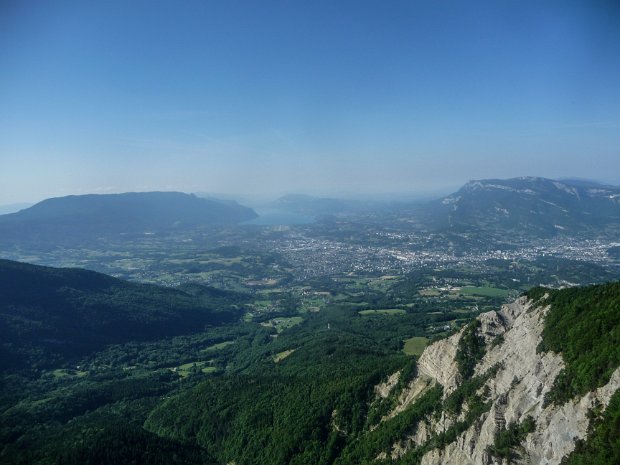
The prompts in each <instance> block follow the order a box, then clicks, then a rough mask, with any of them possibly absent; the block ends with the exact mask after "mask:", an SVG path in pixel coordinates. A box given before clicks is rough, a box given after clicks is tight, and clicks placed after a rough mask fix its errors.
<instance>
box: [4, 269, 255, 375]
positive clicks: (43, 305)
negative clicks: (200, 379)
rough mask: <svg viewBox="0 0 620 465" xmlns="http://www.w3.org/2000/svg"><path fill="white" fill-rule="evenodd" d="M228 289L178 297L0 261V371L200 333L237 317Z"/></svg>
mask: <svg viewBox="0 0 620 465" xmlns="http://www.w3.org/2000/svg"><path fill="white" fill-rule="evenodd" d="M242 301H243V297H242V296H240V295H239V294H235V293H233V292H225V291H219V290H211V289H209V288H204V287H198V286H194V287H193V288H192V289H188V290H187V292H184V291H182V290H180V289H166V288H161V287H158V286H153V285H146V284H135V283H129V282H125V281H122V280H119V279H116V278H113V277H110V276H107V275H104V274H100V273H96V272H93V271H87V270H81V269H59V268H48V267H42V266H35V265H28V264H25V263H19V262H13V261H9V260H0V339H1V341H2V342H1V346H0V351H1V352H2V353H1V355H2V356H1V357H0V360H2V364H1V365H0V368H7V367H12V368H19V367H20V366H22V364H24V363H30V362H32V363H36V365H38V366H47V365H50V364H52V363H54V362H58V361H62V360H63V359H66V358H77V357H80V356H82V355H84V354H87V353H89V352H92V351H94V350H97V349H101V348H102V347H104V346H105V345H108V344H114V343H122V342H126V341H131V340H154V339H158V338H162V337H167V336H173V335H177V334H186V333H192V332H197V331H201V330H203V328H204V327H205V325H215V324H220V323H223V322H229V321H232V320H234V319H236V318H237V317H238V311H237V310H236V306H235V304H238V303H240V302H242Z"/></svg>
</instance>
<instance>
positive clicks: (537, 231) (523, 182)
mask: <svg viewBox="0 0 620 465" xmlns="http://www.w3.org/2000/svg"><path fill="white" fill-rule="evenodd" d="M423 211H424V213H425V214H426V215H427V216H428V217H430V218H432V221H433V222H434V223H435V225H436V227H440V228H447V229H449V230H455V231H486V232H489V231H499V232H501V233H506V232H508V233H512V234H528V235H534V236H541V237H549V236H554V235H557V234H574V233H586V232H594V233H598V232H601V231H605V230H607V229H609V228H613V229H617V228H618V226H619V225H620V187H615V186H607V185H602V184H598V183H594V182H589V181H581V180H579V181H570V180H565V181H556V180H553V179H546V178H538V177H521V178H513V179H486V180H477V181H470V182H468V183H467V184H465V185H464V186H463V187H462V188H461V189H459V190H458V191H457V192H455V193H453V194H450V195H448V196H446V197H444V198H442V199H440V200H437V201H433V202H431V203H429V204H427V205H425V206H424V208H423Z"/></svg>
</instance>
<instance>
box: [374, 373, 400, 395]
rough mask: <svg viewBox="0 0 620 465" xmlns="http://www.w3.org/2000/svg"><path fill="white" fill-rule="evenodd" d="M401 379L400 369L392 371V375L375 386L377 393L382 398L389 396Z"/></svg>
mask: <svg viewBox="0 0 620 465" xmlns="http://www.w3.org/2000/svg"><path fill="white" fill-rule="evenodd" d="M399 379H400V371H397V372H396V373H392V375H390V377H389V378H388V379H387V380H386V381H385V382H383V383H380V384H377V385H376V386H375V394H377V396H379V397H381V398H382V399H385V398H387V397H388V396H389V395H390V393H391V392H392V390H393V389H394V387H395V386H396V385H397V384H398V380H399Z"/></svg>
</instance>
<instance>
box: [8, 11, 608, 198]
mask: <svg viewBox="0 0 620 465" xmlns="http://www.w3.org/2000/svg"><path fill="white" fill-rule="evenodd" d="M523 175H535V176H546V177H582V178H594V179H599V180H602V181H608V182H618V181H620V6H619V3H618V2H616V1H603V0H601V1H598V0H595V1H593V0H584V1H544V0H536V1H523V0H522V1H509V0H493V1H472V0H467V1H456V0H455V1H441V0H433V1H431V0H428V1H414V0H410V1H403V2H399V1H386V0H382V1H361V0H356V1H337V0H330V1H293V0H289V1H258V0H256V1H249V0H248V1H244V2H242V1H234V0H225V1H187V0H184V1H172V0H171V1H166V2H158V1H144V2H141V1H134V0H124V1H118V2H117V1H98V2H96V1H90V0H85V1H84V0H80V1H71V2H69V1H52V2H50V1H36V0H32V1H21V0H4V1H2V2H0V204H3V203H12V202H21V201H36V200H40V199H42V198H45V197H50V196H59V195H67V194H81V193H91V192H95V193H97V192H99V193H104V192H123V191H138V190H181V191H187V192H192V191H194V192H195V191H202V192H217V193H243V194H251V193H262V194H270V195H271V194H273V195H276V194H279V193H285V192H309V193H323V194H330V195H334V194H341V193H355V192H359V193H377V192H417V191H439V190H442V189H447V190H450V189H452V188H457V187H458V186H459V185H460V184H462V183H464V182H466V181H467V180H469V179H481V178H489V177H501V178H505V177H514V176H523Z"/></svg>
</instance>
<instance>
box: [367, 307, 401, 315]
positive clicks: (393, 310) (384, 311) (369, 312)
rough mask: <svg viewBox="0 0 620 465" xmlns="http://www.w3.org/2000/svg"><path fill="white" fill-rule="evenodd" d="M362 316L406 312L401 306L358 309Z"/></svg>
mask: <svg viewBox="0 0 620 465" xmlns="http://www.w3.org/2000/svg"><path fill="white" fill-rule="evenodd" d="M358 313H359V314H360V315H362V316H367V315H404V314H406V313H407V312H406V311H405V310H403V309H402V308H381V309H379V310H360V311H359V312H358Z"/></svg>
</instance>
